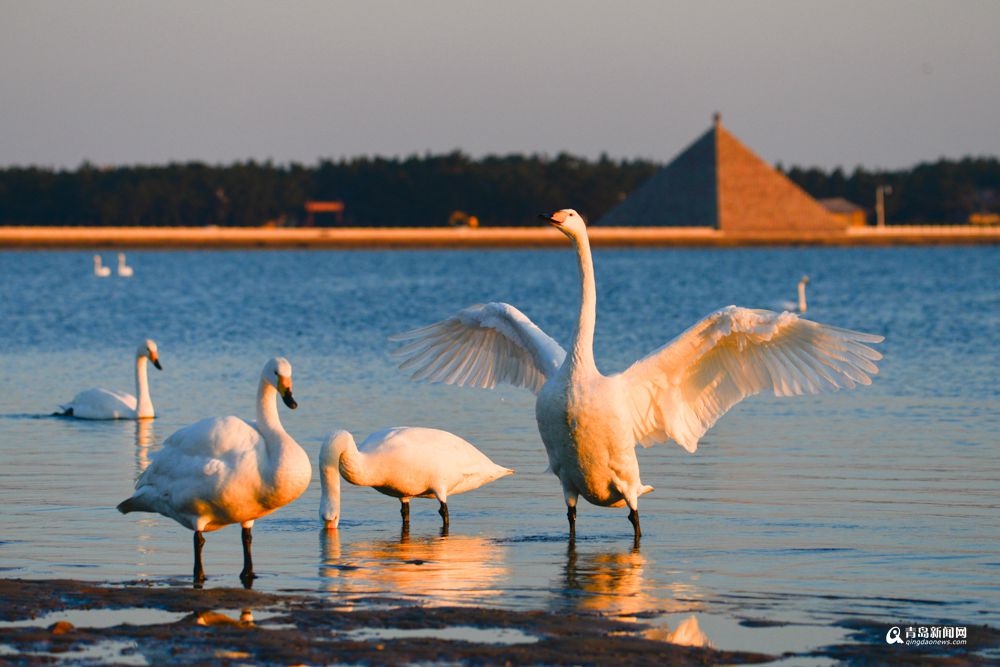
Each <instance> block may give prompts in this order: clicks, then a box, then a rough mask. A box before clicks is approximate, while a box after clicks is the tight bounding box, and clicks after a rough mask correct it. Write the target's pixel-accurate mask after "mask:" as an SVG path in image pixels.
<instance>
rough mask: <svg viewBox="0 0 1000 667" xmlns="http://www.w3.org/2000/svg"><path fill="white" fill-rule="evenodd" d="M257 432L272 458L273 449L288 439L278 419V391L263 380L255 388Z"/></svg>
mask: <svg viewBox="0 0 1000 667" xmlns="http://www.w3.org/2000/svg"><path fill="white" fill-rule="evenodd" d="M257 430H258V431H260V432H261V435H263V436H264V440H265V441H266V442H267V449H268V452H269V453H270V454H271V455H272V456H274V454H275V453H276V452H275V451H274V448H275V447H277V446H279V445H280V444H281V443H282V442H283V441H284V440H285V439H287V438H288V433H287V432H286V431H285V428H284V427H283V426H282V425H281V419H280V418H279V417H278V390H277V389H275V388H274V385H273V384H271V383H270V382H268V381H267V380H266V379H265V378H261V379H260V385H259V386H258V387H257Z"/></svg>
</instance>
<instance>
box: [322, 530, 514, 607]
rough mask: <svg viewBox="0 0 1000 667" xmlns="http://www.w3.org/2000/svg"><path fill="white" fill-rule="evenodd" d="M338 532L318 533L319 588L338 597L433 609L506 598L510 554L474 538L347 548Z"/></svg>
mask: <svg viewBox="0 0 1000 667" xmlns="http://www.w3.org/2000/svg"><path fill="white" fill-rule="evenodd" d="M340 533H341V531H340V530H326V529H322V530H320V549H321V554H320V568H319V575H320V579H321V584H320V585H321V586H322V587H323V589H324V590H326V591H328V592H330V593H335V594H337V595H338V599H342V596H343V595H345V594H352V593H357V594H366V595H370V594H373V593H378V594H384V595H391V596H393V597H414V598H420V599H421V600H423V601H425V602H430V603H431V604H480V603H481V602H482V600H483V599H486V598H489V597H493V596H500V595H502V594H503V590H502V589H501V586H502V584H503V582H504V581H505V580H506V579H508V578H509V576H510V572H509V568H508V567H507V565H506V564H505V560H506V551H505V549H504V548H503V547H502V546H500V545H498V544H497V543H496V542H494V541H493V540H489V539H485V538H483V537H479V536H476V535H449V534H448V533H447V531H442V533H441V535H437V534H434V535H420V536H417V537H410V533H409V531H408V530H406V529H405V528H404V529H403V530H402V531H401V533H400V537H399V539H398V540H376V541H363V542H358V543H350V542H347V541H346V539H345V540H343V543H342V537H347V535H344V536H342V535H341V534H340Z"/></svg>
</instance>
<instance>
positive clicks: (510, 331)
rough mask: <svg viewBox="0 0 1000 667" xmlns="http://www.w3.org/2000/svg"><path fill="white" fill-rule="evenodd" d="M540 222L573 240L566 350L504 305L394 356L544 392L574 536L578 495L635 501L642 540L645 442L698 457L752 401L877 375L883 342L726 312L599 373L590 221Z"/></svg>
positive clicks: (445, 325) (563, 217)
mask: <svg viewBox="0 0 1000 667" xmlns="http://www.w3.org/2000/svg"><path fill="white" fill-rule="evenodd" d="M541 217H542V218H544V219H545V220H546V221H547V222H549V223H550V224H552V225H553V226H555V227H556V228H557V229H558V230H560V231H561V232H562V233H563V234H565V235H566V236H568V237H569V239H570V240H571V241H572V242H573V244H574V246H575V247H576V251H577V257H578V259H579V267H580V282H581V286H582V287H581V302H580V315H579V319H578V322H577V326H576V331H575V332H574V335H573V341H572V344H571V346H570V353H569V354H568V355H567V354H566V352H565V351H564V350H563V349H562V348H561V347H560V346H559V344H558V343H556V342H555V341H554V340H552V339H551V338H549V336H547V335H546V334H545V333H544V332H543V331H542V330H541V329H539V328H538V327H537V326H535V325H534V324H533V323H532V322H531V320H529V319H528V318H527V317H526V316H525V315H524V314H522V313H521V312H520V311H519V310H517V309H516V308H514V307H513V306H511V305H509V304H506V303H488V304H486V305H477V306H472V307H470V308H466V309H465V310H462V311H460V312H458V313H457V314H456V315H454V316H452V317H450V318H448V319H446V320H443V321H441V322H438V323H436V324H431V325H429V326H426V327H423V328H420V329H415V330H413V331H410V332H407V333H404V334H400V335H398V336H394V337H393V339H394V340H397V341H405V343H406V344H405V345H404V346H403V347H401V348H400V349H398V350H397V351H396V354H397V355H400V356H402V357H404V358H405V361H404V363H403V364H402V365H401V366H400V368H403V369H413V376H412V377H413V378H414V379H417V380H428V381H432V382H445V383H449V384H457V385H460V386H461V385H467V386H473V387H484V388H492V387H493V386H495V385H496V384H497V383H498V382H507V383H509V384H512V385H514V386H519V387H526V388H528V389H531V390H532V391H534V392H535V393H536V394H537V396H538V398H537V399H536V402H535V417H536V420H537V422H538V431H539V433H540V434H541V437H542V442H543V443H544V444H545V450H546V452H547V453H548V458H549V466H550V468H551V470H552V472H553V474H555V475H556V476H557V477H558V478H559V481H560V482H561V484H562V490H563V495H564V497H565V500H566V506H567V508H568V509H567V517H568V519H569V527H570V535H573V533H574V530H575V524H576V503H577V498H578V496H581V495H582V496H583V497H584V498H586V499H587V500H588V501H590V502H591V503H593V504H595V505H601V506H605V507H620V506H623V505H628V507H629V520H630V521H631V522H632V525H633V528H634V531H635V538H636V540H638V538H639V536H640V535H641V530H640V528H639V511H638V507H639V502H638V499H639V496H640V495H642V494H644V493H647V492H649V491H652V487H651V486H646V485H644V484H643V483H642V482H641V481H640V479H639V462H638V460H637V459H636V455H635V445H636V444H637V443H638V444H641V445H643V446H650V445H652V444H654V443H661V442H666V441H667V440H671V439H672V440H674V441H675V442H677V443H678V444H680V445H681V446H682V447H684V448H685V449H686V450H688V451H689V452H694V451H695V450H696V449H697V447H698V440H699V438H701V436H702V435H703V434H704V433H705V432H706V431H707V430H708V429H709V428H711V427H712V425H714V424H715V422H716V421H717V420H718V419H719V418H720V417H721V416H722V415H724V414H725V413H726V412H727V411H728V410H729V409H730V408H731V407H732V406H733V405H735V404H736V403H738V402H739V401H741V400H743V399H744V398H746V397H747V396H751V395H753V394H757V393H759V392H761V391H764V390H771V391H773V392H774V394H775V395H776V396H793V395H798V394H816V393H820V392H823V391H833V390H836V389H839V388H840V387H854V386H855V385H856V384H870V383H871V378H870V377H869V375H873V374H875V373H877V372H878V368H877V367H876V366H875V364H874V363H873V362H874V361H877V360H879V359H881V358H882V355H881V354H879V353H878V352H876V351H875V350H873V349H871V348H869V347H868V346H866V345H864V343H877V342H880V341H881V340H882V336H876V335H872V334H866V333H859V332H856V331H849V330H847V329H839V328H836V327H830V326H826V325H822V324H817V323H816V322H811V321H809V320H803V319H800V318H799V317H798V316H797V315H794V314H792V313H781V314H778V313H774V312H771V311H767V310H751V309H748V308H738V307H736V306H728V307H726V308H723V309H722V310H719V311H716V312H715V313H712V314H711V315H709V316H708V317H706V318H705V319H703V320H702V321H701V322H698V323H697V324H695V325H694V326H693V327H691V328H690V329H688V330H687V331H686V332H684V333H682V334H681V335H680V336H678V337H677V338H675V339H674V340H673V341H671V342H670V343H668V344H667V345H665V346H664V347H662V348H660V349H659V350H656V351H655V352H653V353H652V354H650V355H649V356H647V357H646V358H644V359H642V360H640V361H638V362H636V363H635V364H633V365H632V366H631V367H630V368H628V369H627V370H625V371H624V372H622V373H619V374H616V375H611V376H605V375H602V374H601V373H600V371H598V370H597V366H596V364H595V362H594V324H595V321H596V308H597V291H596V288H595V284H594V264H593V259H592V257H591V253H590V242H589V240H588V237H587V227H586V224H585V223H584V221H583V218H581V217H580V216H579V214H577V212H576V211H574V210H572V209H564V210H561V211H557V212H556V213H554V214H552V215H551V216H541ZM562 282H564V281H561V280H560V286H561V284H562ZM649 316H650V317H653V316H655V313H650V314H649Z"/></svg>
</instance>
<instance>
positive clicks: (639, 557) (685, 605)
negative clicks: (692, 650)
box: [563, 539, 711, 646]
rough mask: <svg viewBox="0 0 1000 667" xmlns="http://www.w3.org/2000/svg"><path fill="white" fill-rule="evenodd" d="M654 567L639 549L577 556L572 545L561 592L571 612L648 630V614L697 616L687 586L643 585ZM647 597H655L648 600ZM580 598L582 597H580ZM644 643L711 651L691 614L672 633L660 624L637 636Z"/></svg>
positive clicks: (696, 602)
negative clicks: (665, 594)
mask: <svg viewBox="0 0 1000 667" xmlns="http://www.w3.org/2000/svg"><path fill="white" fill-rule="evenodd" d="M652 567H653V562H651V561H650V560H649V559H647V558H646V557H645V556H643V554H642V552H641V551H640V550H639V547H638V546H633V547H632V548H630V549H624V550H620V551H603V552H602V551H598V552H582V551H577V548H576V540H572V539H571V540H570V541H569V543H568V545H567V548H566V567H565V570H564V572H563V588H564V590H565V591H567V592H569V593H571V595H569V596H567V597H566V600H567V601H570V602H571V603H572V604H573V605H574V606H575V610H576V611H584V612H599V613H600V614H601V615H603V616H609V617H613V618H615V619H616V620H621V621H632V622H637V623H639V622H641V623H643V624H648V623H649V620H648V619H647V618H642V617H643V616H646V615H648V612H650V611H651V610H656V611H658V612H660V613H664V614H673V613H679V612H685V611H696V610H698V609H700V608H701V607H702V604H701V602H700V600H699V599H698V598H699V597H700V593H699V592H698V590H697V589H696V588H695V587H694V586H691V585H690V584H685V583H681V582H673V583H669V584H667V585H666V586H662V585H661V584H659V583H657V584H656V585H654V584H652V583H650V582H647V581H646V572H647V571H648V570H651V569H652ZM650 591H655V592H657V595H651V594H650ZM664 591H667V592H669V594H670V596H671V597H663V592H664ZM579 593H583V595H579ZM641 634H642V636H643V637H646V638H647V639H655V640H658V641H665V642H670V643H671V644H678V645H681V646H711V643H710V642H709V640H708V637H707V636H706V635H705V633H704V632H702V631H701V628H700V627H699V625H698V619H697V617H696V616H695V615H694V614H692V615H691V616H689V617H688V618H686V619H685V620H684V621H683V622H682V623H680V624H679V625H678V626H677V627H676V628H674V629H671V628H670V627H669V626H668V625H667V624H659V625H656V626H655V627H653V628H649V629H645V630H642V631H641Z"/></svg>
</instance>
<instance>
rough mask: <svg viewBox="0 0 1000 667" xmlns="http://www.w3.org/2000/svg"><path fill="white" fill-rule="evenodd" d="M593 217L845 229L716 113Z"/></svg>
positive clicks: (633, 222)
mask: <svg viewBox="0 0 1000 667" xmlns="http://www.w3.org/2000/svg"><path fill="white" fill-rule="evenodd" d="M596 224H599V225H613V226H629V227H632V226H635V227H642V226H655V227H715V228H717V229H721V230H723V231H725V232H727V233H732V234H739V233H740V232H751V233H755V234H760V233H767V232H772V231H773V232H788V231H801V232H803V233H805V234H817V233H819V234H825V233H839V232H841V231H842V230H843V229H844V222H842V221H841V220H838V219H836V218H835V217H834V216H832V215H831V214H830V213H829V211H827V210H826V209H825V208H824V207H823V206H822V205H821V204H820V203H819V202H817V201H816V200H815V199H813V198H812V197H810V196H809V195H808V194H807V193H806V192H805V191H804V190H802V189H801V188H800V187H798V186H797V185H795V184H794V183H793V182H792V181H790V180H789V179H788V178H786V177H785V176H784V175H783V174H781V173H779V172H778V171H777V170H775V169H774V168H773V167H771V166H770V165H769V164H767V163H766V162H764V161H763V160H762V159H761V158H760V157H758V156H757V155H755V154H754V153H753V151H751V150H750V149H749V148H747V147H746V146H744V145H743V144H742V143H741V142H740V141H739V140H738V139H737V138H736V137H734V136H733V135H732V134H731V133H730V132H729V131H728V130H726V128H724V127H723V126H722V122H721V119H720V118H719V117H718V116H716V119H715V123H714V124H713V125H712V127H711V128H709V129H708V131H707V132H705V133H704V134H703V135H701V136H700V137H698V139H696V140H695V141H694V143H692V144H691V145H690V146H688V147H687V148H686V149H684V150H683V151H681V153H680V154H679V155H678V156H677V157H676V158H674V159H673V160H672V161H671V162H670V163H669V164H667V165H666V166H665V167H663V168H662V169H660V170H659V171H657V172H656V173H655V174H653V176H652V177H651V178H650V179H649V180H648V181H646V182H645V183H643V184H642V185H640V186H639V187H638V188H636V189H635V190H634V191H633V192H632V193H631V194H630V195H629V196H628V197H627V198H626V199H625V200H624V201H623V202H622V203H620V204H619V205H618V206H616V207H615V208H613V209H611V210H610V211H608V213H606V214H605V215H604V216H603V217H602V218H601V219H599V220H598V221H597V223H596Z"/></svg>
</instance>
